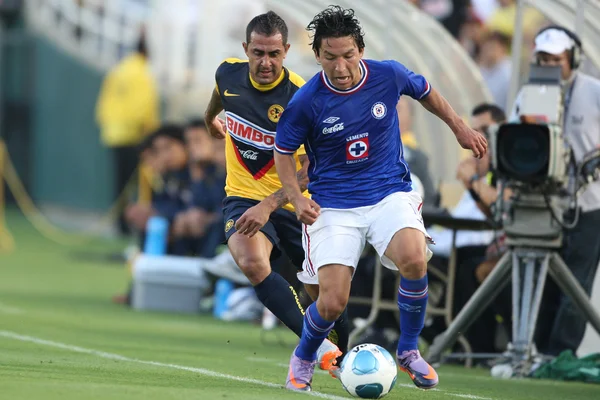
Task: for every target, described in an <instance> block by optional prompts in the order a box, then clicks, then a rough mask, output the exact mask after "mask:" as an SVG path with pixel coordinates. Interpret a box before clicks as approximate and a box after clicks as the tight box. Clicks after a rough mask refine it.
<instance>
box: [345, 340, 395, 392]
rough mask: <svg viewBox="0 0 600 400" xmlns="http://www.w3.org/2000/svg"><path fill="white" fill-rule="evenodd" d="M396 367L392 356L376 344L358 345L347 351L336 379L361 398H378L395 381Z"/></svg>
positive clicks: (389, 389) (348, 390)
mask: <svg viewBox="0 0 600 400" xmlns="http://www.w3.org/2000/svg"><path fill="white" fill-rule="evenodd" d="M397 376H398V367H397V366H396V360H394V357H392V355H391V354H390V353H389V352H388V351H387V350H386V349H384V348H383V347H381V346H378V345H376V344H370V343H366V344H360V345H358V346H356V347H354V348H353V349H352V350H350V351H349V352H348V354H346V356H345V357H344V360H343V361H342V364H341V366H340V371H339V378H340V381H341V383H342V386H344V389H346V391H347V392H348V393H350V394H351V395H352V396H354V397H360V398H361V399H380V398H382V397H383V396H385V395H386V394H388V393H389V392H390V391H391V390H392V388H393V387H394V385H395V384H396V377H397Z"/></svg>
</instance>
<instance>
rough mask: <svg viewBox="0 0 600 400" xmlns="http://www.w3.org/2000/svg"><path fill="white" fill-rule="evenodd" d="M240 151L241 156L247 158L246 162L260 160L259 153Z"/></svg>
mask: <svg viewBox="0 0 600 400" xmlns="http://www.w3.org/2000/svg"><path fill="white" fill-rule="evenodd" d="M238 150H239V152H240V155H241V156H242V157H243V158H245V159H246V160H258V151H254V150H241V149H240V148H239V147H238Z"/></svg>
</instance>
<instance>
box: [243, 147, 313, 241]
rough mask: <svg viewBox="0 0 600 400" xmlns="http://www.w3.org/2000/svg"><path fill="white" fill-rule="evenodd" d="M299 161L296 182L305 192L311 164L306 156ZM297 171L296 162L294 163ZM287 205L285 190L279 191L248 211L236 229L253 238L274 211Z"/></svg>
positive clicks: (302, 156)
mask: <svg viewBox="0 0 600 400" xmlns="http://www.w3.org/2000/svg"><path fill="white" fill-rule="evenodd" d="M298 159H299V160H300V165H301V168H300V170H298V172H296V181H297V182H298V186H299V187H300V191H301V192H304V191H305V190H306V187H307V186H308V165H309V164H310V162H309V161H308V156H307V155H305V154H304V155H301V156H300V157H298ZM295 169H296V162H295V161H294V170H295ZM287 203H289V199H288V196H287V195H286V192H285V190H284V189H279V190H278V191H276V192H275V193H273V194H271V195H270V196H267V197H266V198H265V199H264V200H262V201H261V202H260V203H258V204H257V205H255V206H254V207H250V208H249V209H248V210H246V212H244V214H242V216H241V217H240V218H238V220H237V221H236V223H235V229H236V230H237V231H238V232H240V233H242V234H243V235H246V236H248V237H252V236H254V235H256V234H257V233H258V231H260V229H261V228H262V227H263V226H264V225H265V224H266V223H267V221H268V220H269V217H270V216H271V213H272V212H273V211H275V210H277V209H278V208H280V207H283V206H284V205H286V204H287Z"/></svg>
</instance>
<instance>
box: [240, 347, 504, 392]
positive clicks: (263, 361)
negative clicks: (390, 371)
mask: <svg viewBox="0 0 600 400" xmlns="http://www.w3.org/2000/svg"><path fill="white" fill-rule="evenodd" d="M246 360H247V361H251V362H262V363H268V364H273V365H276V366H278V367H283V368H288V364H284V363H280V362H277V361H275V360H272V359H269V358H263V357H246ZM315 372H323V373H326V374H329V373H328V372H327V371H319V370H317V371H315ZM396 386H401V387H405V388H409V389H418V388H417V387H416V386H415V385H411V384H409V383H396ZM419 390H420V389H419ZM432 390H433V391H436V392H442V393H444V394H446V395H447V396H454V397H461V398H463V399H473V400H493V399H492V398H491V397H482V396H475V395H473V394H463V393H452V392H447V391H445V390H441V389H432Z"/></svg>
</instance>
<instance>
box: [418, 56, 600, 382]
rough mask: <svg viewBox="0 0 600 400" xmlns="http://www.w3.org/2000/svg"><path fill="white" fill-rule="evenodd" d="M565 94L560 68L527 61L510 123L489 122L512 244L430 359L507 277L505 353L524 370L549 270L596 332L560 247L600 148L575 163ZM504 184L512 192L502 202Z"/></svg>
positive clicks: (500, 209) (599, 326)
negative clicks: (527, 71)
mask: <svg viewBox="0 0 600 400" xmlns="http://www.w3.org/2000/svg"><path fill="white" fill-rule="evenodd" d="M564 100H565V99H564V94H563V88H562V85H561V69H560V67H547V66H540V65H537V64H534V65H531V69H530V76H529V80H528V81H527V82H526V83H525V84H524V85H523V86H522V88H521V91H520V93H519V97H518V98H517V101H516V104H518V106H517V107H516V108H515V112H514V113H513V115H512V116H511V118H510V119H509V120H508V121H507V122H505V123H503V124H500V125H495V126H493V127H490V129H489V131H488V134H489V138H490V140H489V151H490V154H491V165H492V168H493V169H494V171H495V174H496V177H497V179H498V193H499V194H498V197H497V201H496V204H495V207H494V209H495V211H494V219H495V221H494V222H496V223H497V225H498V226H501V227H502V229H503V231H504V233H505V235H506V244H507V245H508V248H509V250H508V251H507V252H506V253H505V254H504V255H503V256H502V258H501V259H500V261H499V262H498V263H497V265H496V267H495V268H494V269H493V270H492V272H491V273H490V275H489V276H488V277H487V278H486V280H485V281H484V282H483V284H482V285H481V286H480V287H479V289H478V290H477V291H476V292H475V293H474V294H473V296H472V297H471V299H470V300H469V301H468V302H467V304H466V305H465V306H464V308H463V309H462V310H461V311H460V313H459V314H458V315H457V316H456V318H455V319H454V321H453V322H452V323H451V324H450V326H449V327H448V328H447V329H446V331H445V332H443V333H442V334H440V335H439V336H438V337H436V339H435V340H434V342H433V344H432V346H431V348H430V350H429V354H428V359H429V360H430V361H432V362H436V361H440V358H441V354H442V351H443V350H444V349H446V348H447V347H448V346H451V345H452V344H453V343H454V342H455V341H456V339H457V338H458V336H459V335H460V332H464V331H465V330H466V329H467V328H468V327H469V325H470V324H471V323H472V322H473V321H474V320H475V319H476V318H477V317H478V316H479V314H480V313H481V312H482V311H483V310H485V308H487V307H488V306H489V304H490V303H491V302H492V300H493V299H494V298H495V297H496V296H497V295H498V294H499V293H500V291H502V290H503V288H504V287H505V286H506V285H507V284H508V282H509V281H512V303H513V305H512V313H513V321H512V322H513V323H512V341H511V343H510V346H509V351H508V353H507V354H508V356H509V362H510V363H511V367H512V370H513V371H515V375H525V374H527V373H528V372H529V371H530V370H531V364H532V363H533V362H534V360H535V359H537V358H539V355H538V354H536V350H535V346H534V343H533V334H534V331H535V326H536V322H537V316H538V312H539V308H540V303H541V298H542V293H543V288H544V285H545V281H546V277H547V275H548V274H550V276H551V277H552V278H553V279H554V281H555V282H556V283H557V285H558V286H559V287H560V289H561V290H562V291H563V292H564V293H566V294H567V295H569V296H570V297H571V298H572V299H573V300H574V303H575V304H577V306H578V307H579V308H580V309H581V310H582V312H583V313H584V314H585V315H586V317H587V318H588V319H589V320H590V322H591V323H592V325H593V326H594V327H595V329H596V330H597V331H598V332H600V316H599V315H598V313H597V312H596V311H595V310H594V308H593V307H592V306H591V304H590V302H589V298H588V297H587V295H586V293H585V292H584V291H583V289H582V288H581V286H580V285H579V283H578V282H577V280H576V279H575V277H573V275H572V274H571V272H570V270H569V268H568V267H567V266H566V265H565V263H564V261H563V260H562V258H561V257H560V255H559V254H558V253H557V250H558V249H560V248H561V247H562V245H563V232H564V230H565V229H569V228H572V227H574V226H575V224H576V223H577V218H578V215H579V213H578V207H577V196H578V194H580V193H581V192H582V191H583V190H585V187H586V185H587V184H589V183H591V182H592V181H594V180H597V179H598V178H599V174H600V150H594V151H592V152H591V153H589V154H588V155H586V156H585V157H584V159H583V161H581V162H580V163H579V164H577V163H575V160H574V157H573V154H572V151H571V148H570V146H569V143H568V138H566V137H565V135H564V133H563V117H564V112H565V107H564V104H565V101H564ZM508 189H510V193H511V195H510V198H509V199H508V200H506V201H505V200H504V198H505V196H504V194H505V191H506V190H508ZM565 215H566V216H569V218H568V219H569V220H565ZM507 354H503V355H502V356H503V357H505V356H507ZM464 356H466V355H463V357H464ZM469 356H471V357H475V356H478V355H474V354H472V355H469ZM480 356H482V357H486V358H488V357H490V356H495V357H496V356H497V355H489V354H486V355H480Z"/></svg>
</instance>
